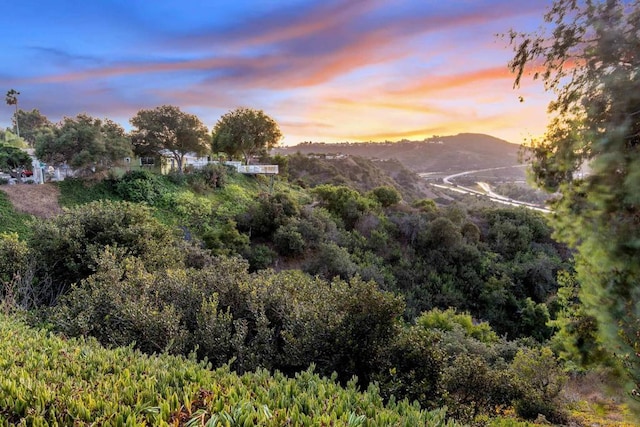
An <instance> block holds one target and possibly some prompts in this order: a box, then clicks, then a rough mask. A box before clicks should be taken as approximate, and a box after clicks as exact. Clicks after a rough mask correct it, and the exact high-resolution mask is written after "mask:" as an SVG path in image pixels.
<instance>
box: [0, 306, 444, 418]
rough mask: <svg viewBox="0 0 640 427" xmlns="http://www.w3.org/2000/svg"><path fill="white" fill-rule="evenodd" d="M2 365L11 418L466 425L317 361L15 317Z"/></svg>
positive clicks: (2, 330)
mask: <svg viewBox="0 0 640 427" xmlns="http://www.w3.org/2000/svg"><path fill="white" fill-rule="evenodd" d="M16 337H19V339H16ZM0 364H1V365H2V366H3V374H2V378H0V385H1V387H2V391H3V392H2V394H0V423H2V424H5V425H77V424H92V425H159V426H166V425H178V424H180V425H205V424H206V425H218V424H219V423H222V424H229V425H260V426H274V427H275V426H283V425H299V426H312V425H379V426H391V425H407V426H414V425H416V426H417V425H428V426H433V427H454V426H455V425H456V424H455V423H454V422H453V421H447V420H446V418H445V410H440V409H439V410H434V411H432V412H428V411H426V410H423V409H420V407H419V406H417V405H414V404H411V403H409V402H408V401H406V400H405V401H395V400H394V401H393V402H390V403H387V404H385V403H383V400H382V398H381V396H380V393H379V391H378V389H377V388H376V387H375V386H370V387H369V388H367V389H366V391H359V390H358V389H359V387H357V386H356V383H355V381H351V382H349V383H348V384H347V386H346V387H341V386H340V385H338V384H337V383H336V382H335V381H334V380H332V379H329V378H327V377H322V376H320V375H318V374H317V373H315V372H314V371H313V368H308V369H305V371H304V372H301V373H299V374H297V375H295V377H286V376H284V375H282V374H280V373H276V374H274V375H270V374H269V373H268V372H267V371H265V370H259V371H257V372H253V373H247V374H245V375H243V376H239V375H236V374H234V373H230V372H229V370H228V368H221V369H218V370H215V371H213V370H211V369H207V368H205V367H204V366H202V365H199V364H196V363H194V362H193V361H189V360H186V359H184V358H180V357H173V356H169V355H166V354H165V355H159V356H151V357H149V356H145V355H142V354H140V353H139V352H137V351H134V350H132V349H131V348H130V347H121V348H116V349H112V350H106V349H104V348H102V347H100V346H99V345H97V343H96V342H95V341H93V340H83V339H82V340H74V339H61V338H58V337H56V336H55V335H53V334H51V333H49V332H46V331H36V330H33V329H29V328H26V327H25V326H24V325H21V324H19V323H17V322H16V321H13V320H10V319H7V318H6V317H0Z"/></svg>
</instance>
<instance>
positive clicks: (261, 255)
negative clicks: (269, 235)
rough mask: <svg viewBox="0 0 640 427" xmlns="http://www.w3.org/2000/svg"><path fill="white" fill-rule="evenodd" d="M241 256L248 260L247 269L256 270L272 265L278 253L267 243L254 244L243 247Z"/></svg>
mask: <svg viewBox="0 0 640 427" xmlns="http://www.w3.org/2000/svg"><path fill="white" fill-rule="evenodd" d="M243 256H244V258H246V260H247V261H249V269H250V270H251V271H257V270H264V269H265V268H267V267H269V266H270V265H272V264H273V262H274V260H275V259H276V257H277V256H278V254H277V253H276V252H275V251H273V250H272V249H271V248H270V247H268V246H267V245H262V244H256V245H251V246H249V247H248V248H247V249H245V251H244V253H243Z"/></svg>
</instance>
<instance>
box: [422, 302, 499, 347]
mask: <svg viewBox="0 0 640 427" xmlns="http://www.w3.org/2000/svg"><path fill="white" fill-rule="evenodd" d="M416 325H418V326H421V327H423V328H425V329H439V330H441V331H445V332H447V331H453V330H455V329H456V328H461V329H462V330H463V332H464V333H465V335H466V336H468V337H471V338H475V339H477V340H478V341H480V342H483V343H495V342H497V341H498V335H496V333H495V332H494V331H493V330H492V329H491V326H490V325H489V324H488V323H486V322H479V323H475V322H474V321H473V319H472V318H471V315H469V314H467V313H464V314H459V313H457V312H456V310H455V309H453V308H449V309H447V310H445V311H442V310H440V309H437V308H436V309H433V310H430V311H428V312H425V313H422V315H421V316H420V317H418V318H417V319H416Z"/></svg>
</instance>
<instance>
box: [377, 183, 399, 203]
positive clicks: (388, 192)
mask: <svg viewBox="0 0 640 427" xmlns="http://www.w3.org/2000/svg"><path fill="white" fill-rule="evenodd" d="M371 195H372V196H373V198H375V199H376V200H377V201H378V203H380V205H381V206H382V207H383V208H386V207H389V206H391V205H395V204H396V203H398V202H400V200H402V196H401V195H400V193H399V192H398V190H396V189H395V188H393V187H391V186H388V185H386V186H382V187H376V188H374V189H373V190H371Z"/></svg>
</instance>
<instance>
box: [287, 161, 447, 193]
mask: <svg viewBox="0 0 640 427" xmlns="http://www.w3.org/2000/svg"><path fill="white" fill-rule="evenodd" d="M289 179H290V180H291V181H292V182H297V183H299V184H301V185H303V186H305V187H315V186H317V185H321V184H333V185H347V186H349V187H351V188H355V189H357V190H359V191H361V192H363V193H364V192H367V191H369V190H372V189H374V188H376V187H379V186H383V185H388V186H392V187H395V188H396V189H397V190H398V191H399V192H400V193H401V194H402V197H403V199H404V200H406V201H413V200H415V199H422V198H430V199H437V200H440V201H446V200H449V198H448V197H447V196H446V195H444V194H441V192H439V191H437V189H434V188H433V187H431V186H429V185H428V184H427V183H426V181H425V180H424V179H421V178H420V177H419V176H418V175H417V174H416V173H415V172H413V171H411V170H409V169H407V168H406V167H405V166H404V165H403V164H402V163H401V162H399V161H398V160H395V159H391V160H377V161H374V160H371V159H368V158H365V157H360V156H355V155H352V156H348V157H344V158H335V159H325V158H317V157H308V156H305V155H302V154H297V153H296V154H293V155H291V156H290V157H289Z"/></svg>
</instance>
